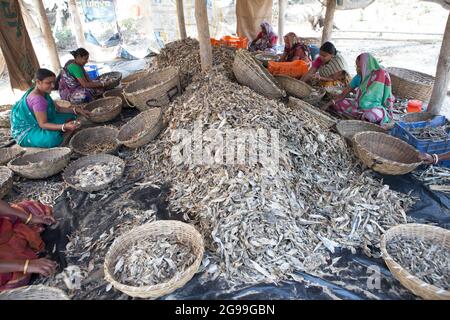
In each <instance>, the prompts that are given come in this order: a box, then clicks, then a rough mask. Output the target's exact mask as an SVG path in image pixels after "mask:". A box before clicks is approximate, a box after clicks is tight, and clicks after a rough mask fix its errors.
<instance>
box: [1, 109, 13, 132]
mask: <svg viewBox="0 0 450 320" xmlns="http://www.w3.org/2000/svg"><path fill="white" fill-rule="evenodd" d="M12 107H13V106H12V105H11V104H5V105H1V106H0V128H10V127H11V123H10V120H9V115H10V113H11V108H12Z"/></svg>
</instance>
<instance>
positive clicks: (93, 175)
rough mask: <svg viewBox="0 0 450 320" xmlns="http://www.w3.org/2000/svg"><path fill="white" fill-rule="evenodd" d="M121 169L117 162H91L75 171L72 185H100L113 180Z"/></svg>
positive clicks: (83, 186)
mask: <svg viewBox="0 0 450 320" xmlns="http://www.w3.org/2000/svg"><path fill="white" fill-rule="evenodd" d="M121 171H122V169H121V167H120V165H118V164H110V163H103V164H91V165H88V166H86V167H83V168H80V169H78V170H77V171H76V172H75V175H74V178H73V179H74V185H75V186H79V187H82V188H85V187H87V186H100V185H103V184H105V183H109V182H111V181H113V180H114V179H115V178H116V177H117V176H118V175H119V174H120V173H121Z"/></svg>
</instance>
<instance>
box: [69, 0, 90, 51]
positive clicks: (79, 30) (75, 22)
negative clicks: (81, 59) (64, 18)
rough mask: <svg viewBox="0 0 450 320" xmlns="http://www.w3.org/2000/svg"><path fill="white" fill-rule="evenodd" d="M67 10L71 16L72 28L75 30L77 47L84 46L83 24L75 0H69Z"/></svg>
mask: <svg viewBox="0 0 450 320" xmlns="http://www.w3.org/2000/svg"><path fill="white" fill-rule="evenodd" d="M69 12H70V17H71V18H72V28H73V30H74V32H75V39H76V41H77V46H78V48H85V47H86V39H85V37H84V32H83V25H82V24H81V19H80V14H79V13H78V9H77V3H76V0H69Z"/></svg>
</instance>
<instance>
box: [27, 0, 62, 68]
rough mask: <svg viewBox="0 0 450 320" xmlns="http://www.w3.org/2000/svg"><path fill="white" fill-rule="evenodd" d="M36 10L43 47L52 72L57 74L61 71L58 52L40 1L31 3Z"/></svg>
mask: <svg viewBox="0 0 450 320" xmlns="http://www.w3.org/2000/svg"><path fill="white" fill-rule="evenodd" d="M33 3H34V5H35V7H36V9H38V10H37V14H38V15H37V16H38V20H39V24H40V25H41V30H42V34H43V35H44V40H45V45H46V46H47V49H48V54H49V56H50V64H51V65H52V68H53V71H54V72H55V73H58V72H59V70H60V69H61V62H59V56H58V50H56V44H55V39H54V38H53V33H52V28H51V27H50V23H49V22H48V18H47V14H46V13H45V8H44V3H43V2H42V0H34V1H33Z"/></svg>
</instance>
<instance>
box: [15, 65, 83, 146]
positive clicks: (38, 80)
mask: <svg viewBox="0 0 450 320" xmlns="http://www.w3.org/2000/svg"><path fill="white" fill-rule="evenodd" d="M34 81H35V85H34V86H33V87H31V88H30V89H29V90H28V91H27V92H25V94H24V95H23V96H22V98H21V99H20V100H19V101H18V102H16V104H15V105H14V106H13V108H12V110H11V136H12V137H13V138H14V139H15V140H16V142H17V144H19V145H20V146H22V147H36V148H53V147H57V146H59V145H60V144H61V143H62V142H63V139H64V133H65V132H67V133H69V132H71V131H74V130H76V129H77V128H78V127H79V124H78V123H77V122H76V121H73V120H75V119H76V118H77V115H78V114H81V115H85V116H88V115H89V112H86V111H84V110H83V109H82V108H81V107H80V106H77V107H74V108H61V107H59V106H58V105H57V104H55V103H54V102H53V100H52V98H51V97H50V92H51V91H52V89H53V87H54V82H55V74H54V73H53V72H52V71H50V70H47V69H38V70H37V72H36V75H35V80H34Z"/></svg>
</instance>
